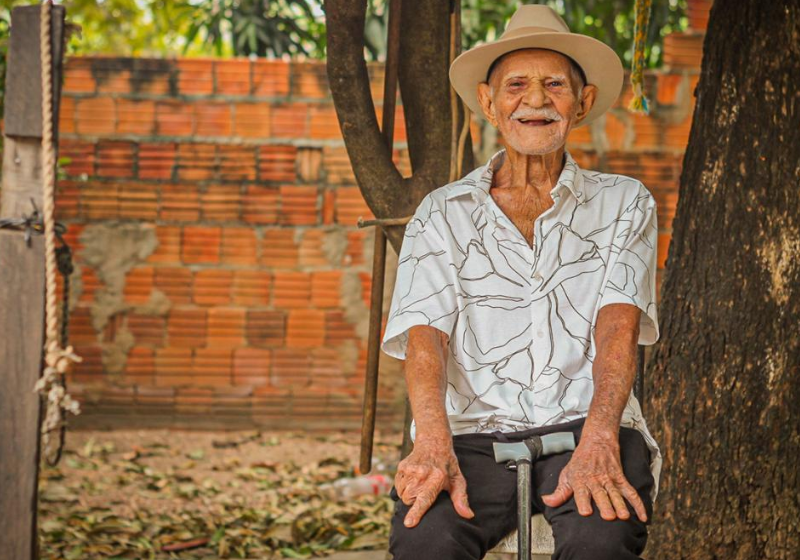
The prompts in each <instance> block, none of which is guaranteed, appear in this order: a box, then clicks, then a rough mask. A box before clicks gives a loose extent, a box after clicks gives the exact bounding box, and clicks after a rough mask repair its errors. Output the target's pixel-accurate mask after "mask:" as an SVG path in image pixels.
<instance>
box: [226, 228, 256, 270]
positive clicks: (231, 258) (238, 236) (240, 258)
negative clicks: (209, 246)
mask: <svg viewBox="0 0 800 560" xmlns="http://www.w3.org/2000/svg"><path fill="white" fill-rule="evenodd" d="M220 260H221V262H223V263H225V264H240V265H253V266H255V265H257V264H258V240H257V239H256V232H255V231H254V230H253V229H252V228H230V227H228V228H223V230H222V253H221V256H220Z"/></svg>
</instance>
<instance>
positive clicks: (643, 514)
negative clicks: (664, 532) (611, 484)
mask: <svg viewBox="0 0 800 560" xmlns="http://www.w3.org/2000/svg"><path fill="white" fill-rule="evenodd" d="M623 480H624V483H623V484H618V486H619V488H620V490H622V495H623V496H625V498H627V500H628V502H630V504H631V505H632V506H633V509H634V511H635V512H636V516H637V517H638V518H639V519H640V520H641V521H643V522H646V521H647V510H646V509H645V507H644V502H643V501H642V498H640V497H639V493H638V492H637V491H636V489H634V487H633V486H631V484H630V483H629V482H628V481H627V480H625V479H623Z"/></svg>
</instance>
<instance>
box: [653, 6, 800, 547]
mask: <svg viewBox="0 0 800 560" xmlns="http://www.w3.org/2000/svg"><path fill="white" fill-rule="evenodd" d="M696 95H697V103H696V106H695V112H694V116H693V121H692V129H691V133H690V137H689V144H688V148H687V151H686V155H685V158H684V162H683V172H682V174H681V179H680V192H679V202H678V208H677V215H676V218H675V221H674V224H673V229H674V233H673V240H672V243H671V246H670V249H669V256H668V261H667V271H666V276H665V279H664V286H663V288H662V297H661V301H662V313H661V340H660V341H659V343H658V345H657V346H656V348H655V349H654V352H653V355H652V358H651V361H650V364H649V367H648V373H647V376H646V379H647V390H646V394H647V395H650V396H651V397H650V400H649V402H648V403H647V405H648V409H647V415H648V417H649V418H650V423H651V424H652V427H653V429H654V430H653V431H654V435H655V437H656V439H657V441H658V442H659V444H660V446H661V449H662V453H663V454H664V459H665V462H664V469H663V472H662V476H661V491H660V494H659V497H658V499H657V502H656V514H655V517H654V525H653V527H652V534H651V541H650V544H649V545H648V557H650V558H664V559H670V560H675V559H682V558H692V559H695V558H714V559H716V558H720V559H722V558H724V559H726V560H739V559H741V560H744V559H748V560H751V559H752V560H756V559H758V560H761V559H778V558H780V559H787V560H788V559H793V560H794V559H797V558H800V498H799V496H800V477H799V476H798V460H799V459H800V327H799V326H798V325H799V324H800V321H799V318H800V2H798V1H797V0H781V1H775V2H764V1H763V0H716V2H715V3H714V5H713V8H712V10H711V13H710V18H709V24H708V30H707V35H706V38H705V44H704V55H703V63H702V70H701V76H700V81H699V84H698V86H697V90H696Z"/></svg>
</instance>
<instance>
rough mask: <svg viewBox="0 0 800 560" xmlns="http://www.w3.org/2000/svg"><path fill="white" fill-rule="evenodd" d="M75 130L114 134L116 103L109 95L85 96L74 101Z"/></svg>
mask: <svg viewBox="0 0 800 560" xmlns="http://www.w3.org/2000/svg"><path fill="white" fill-rule="evenodd" d="M75 105H76V108H75V118H76V119H77V122H76V130H77V131H78V134H89V135H103V134H114V130H115V128H116V121H117V115H116V104H115V103H114V99H112V98H111V97H87V98H83V99H78V100H77V101H76V103H75Z"/></svg>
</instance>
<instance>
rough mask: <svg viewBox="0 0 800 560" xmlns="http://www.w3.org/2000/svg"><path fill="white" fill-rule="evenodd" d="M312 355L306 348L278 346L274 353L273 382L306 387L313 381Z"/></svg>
mask: <svg viewBox="0 0 800 560" xmlns="http://www.w3.org/2000/svg"><path fill="white" fill-rule="evenodd" d="M310 369H311V356H310V355H309V353H308V350H307V349H305V348H276V349H275V350H273V353H272V376H271V382H272V383H271V384H272V385H273V386H275V387H306V386H308V385H309V384H310V383H311V375H310Z"/></svg>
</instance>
